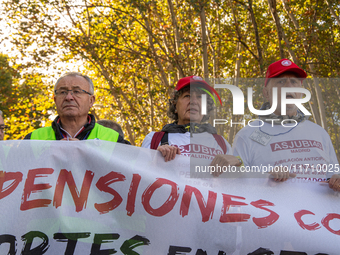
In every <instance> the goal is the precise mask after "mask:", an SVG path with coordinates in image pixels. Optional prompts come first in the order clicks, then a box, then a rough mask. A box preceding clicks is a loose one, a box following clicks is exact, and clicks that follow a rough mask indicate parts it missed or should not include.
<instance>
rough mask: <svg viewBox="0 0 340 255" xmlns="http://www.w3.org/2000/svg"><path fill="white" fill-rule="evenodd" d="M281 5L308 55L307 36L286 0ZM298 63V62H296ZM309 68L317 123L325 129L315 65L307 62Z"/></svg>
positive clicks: (324, 117) (323, 111) (325, 121)
mask: <svg viewBox="0 0 340 255" xmlns="http://www.w3.org/2000/svg"><path fill="white" fill-rule="evenodd" d="M269 1H270V0H269ZM282 3H283V6H284V8H285V10H286V12H287V13H288V15H289V17H290V19H291V21H292V22H293V24H294V26H295V28H296V30H297V31H298V32H299V35H300V37H301V39H302V42H303V46H304V47H303V48H304V51H305V54H306V56H308V54H307V53H308V51H307V49H308V43H307V37H306V35H305V34H304V33H303V32H302V31H301V30H300V26H299V23H298V22H297V20H296V19H295V16H294V14H293V12H292V11H291V9H290V6H289V5H288V0H282ZM297 64H298V63H297ZM308 66H309V70H310V72H311V75H312V77H313V78H314V80H313V81H314V84H315V91H316V99H317V103H318V106H319V113H320V122H321V123H318V124H321V126H322V127H323V128H324V129H325V130H326V131H327V129H328V127H327V120H326V111H325V105H324V102H323V98H322V92H321V88H320V85H319V79H318V78H317V76H316V71H315V67H314V64H313V63H309V64H308Z"/></svg>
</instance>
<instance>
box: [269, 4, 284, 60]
mask: <svg viewBox="0 0 340 255" xmlns="http://www.w3.org/2000/svg"><path fill="white" fill-rule="evenodd" d="M268 4H269V10H270V12H271V14H272V16H273V19H274V21H275V25H276V29H277V39H278V41H279V51H280V57H281V58H285V54H284V51H283V47H282V39H283V35H282V34H283V30H282V27H281V23H280V18H279V16H278V15H277V11H276V0H268Z"/></svg>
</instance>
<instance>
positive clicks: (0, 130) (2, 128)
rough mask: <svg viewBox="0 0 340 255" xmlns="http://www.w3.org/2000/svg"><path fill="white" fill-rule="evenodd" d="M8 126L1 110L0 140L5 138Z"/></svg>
mask: <svg viewBox="0 0 340 255" xmlns="http://www.w3.org/2000/svg"><path fill="white" fill-rule="evenodd" d="M6 128H7V126H6V125H5V122H4V119H3V117H2V111H0V140H4V136H5V129H6Z"/></svg>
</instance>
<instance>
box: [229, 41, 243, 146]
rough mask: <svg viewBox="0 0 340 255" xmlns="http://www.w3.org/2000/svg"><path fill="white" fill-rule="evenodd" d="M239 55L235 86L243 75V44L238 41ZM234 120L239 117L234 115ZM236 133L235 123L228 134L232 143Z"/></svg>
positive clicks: (236, 64) (236, 65)
mask: <svg viewBox="0 0 340 255" xmlns="http://www.w3.org/2000/svg"><path fill="white" fill-rule="evenodd" d="M236 48H237V50H236V51H237V57H236V63H235V80H234V82H235V86H237V87H238V82H239V78H240V77H241V62H242V53H241V52H242V45H241V43H240V42H238V43H237V47H236ZM232 121H233V123H234V122H237V121H238V117H237V116H234V115H233V117H232ZM235 134H236V125H235V124H233V126H232V127H231V128H230V132H229V136H228V142H229V143H230V144H232V143H233V141H234V136H235Z"/></svg>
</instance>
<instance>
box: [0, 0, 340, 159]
mask: <svg viewBox="0 0 340 255" xmlns="http://www.w3.org/2000/svg"><path fill="white" fill-rule="evenodd" d="M2 7H3V10H4V11H3V13H2V18H3V19H4V20H6V22H7V23H8V25H9V26H10V27H11V31H12V32H11V34H9V35H7V37H8V40H10V41H11V42H12V44H13V45H14V47H15V49H16V50H17V51H18V55H17V56H16V59H13V61H15V62H20V61H21V59H23V58H25V59H26V58H28V59H30V62H29V64H21V65H20V68H19V69H15V70H13V69H12V68H14V66H15V65H12V66H11V67H10V66H8V65H7V67H6V68H5V69H6V70H7V75H9V74H11V73H13V74H11V75H12V77H13V78H12V85H11V86H9V85H8V84H9V83H10V82H11V79H8V80H6V81H4V82H3V80H2V78H0V82H1V93H3V92H2V90H3V89H4V90H6V89H7V90H6V91H10V90H11V91H12V92H11V93H12V94H11V95H15V96H13V100H14V99H15V97H16V96H17V97H19V98H20V97H21V98H25V100H26V101H25V100H23V101H20V100H18V99H15V100H14V101H13V102H12V99H11V98H12V97H11V96H9V95H10V94H7V93H9V92H5V94H2V95H8V96H4V97H3V98H1V100H2V101H1V102H2V105H1V107H2V108H3V109H4V110H5V113H6V116H7V118H8V119H10V120H11V122H10V124H11V126H12V125H13V126H18V128H17V129H16V130H17V131H15V130H14V129H13V130H12V129H11V132H8V136H7V138H20V136H21V137H23V136H24V135H25V134H26V133H27V132H28V131H29V130H28V129H27V126H31V127H34V128H35V127H37V126H39V125H40V126H41V125H44V124H45V122H48V121H50V120H49V119H48V115H53V114H54V109H53V104H51V100H52V99H51V97H52V95H53V89H52V88H51V84H53V82H54V81H56V79H57V77H58V75H60V73H58V71H56V72H45V73H44V72H42V71H39V72H37V71H36V70H45V71H46V70H49V69H50V68H51V67H52V66H54V65H56V63H65V65H66V63H69V62H70V61H77V63H81V64H80V65H79V66H78V67H77V68H78V70H79V71H81V72H84V73H86V74H88V75H89V76H90V77H91V78H93V80H94V82H95V86H96V97H97V101H96V105H95V107H94V108H93V110H92V113H93V114H94V115H95V116H96V117H97V118H98V119H102V118H107V119H115V120H116V121H118V122H119V123H120V124H121V125H122V127H123V130H124V132H125V136H126V138H127V139H128V140H130V141H131V143H132V144H135V145H140V144H141V142H142V140H143V139H144V136H145V135H146V134H147V133H149V132H150V131H151V130H159V129H160V128H161V127H162V126H163V125H165V124H167V123H168V122H169V120H168V118H167V116H166V108H167V101H168V98H169V96H170V94H171V92H172V90H173V88H174V84H175V83H176V82H177V80H178V79H180V78H181V77H184V76H189V75H199V76H202V77H204V78H209V79H210V81H211V83H212V84H214V83H215V82H216V83H219V82H222V81H223V82H228V83H229V84H236V85H238V86H240V87H241V88H242V89H243V91H244V92H245V91H246V90H245V88H246V87H247V86H249V82H252V80H251V79H249V78H258V77H264V76H265V71H266V68H267V66H268V65H269V64H270V63H272V62H274V61H276V60H278V59H280V58H289V59H291V60H292V61H294V62H295V63H297V64H298V65H299V66H300V67H302V68H303V69H305V70H306V71H307V73H308V77H310V78H313V79H312V80H309V81H308V82H306V83H305V86H306V88H308V89H309V90H310V91H311V92H312V100H311V101H310V104H309V106H308V107H309V109H310V110H311V111H312V112H313V118H312V121H315V122H316V123H318V124H319V125H321V126H323V127H324V128H325V129H326V130H328V131H329V133H330V135H331V137H332V139H333V142H334V145H336V144H339V143H340V137H339V120H338V118H339V116H338V109H339V96H340V94H339V85H338V83H337V82H334V81H328V80H327V81H325V82H324V81H323V80H320V79H318V78H322V77H339V74H340V43H339V40H340V35H339V27H340V24H339V14H340V13H339V10H340V6H339V3H338V2H337V1H335V0H327V1H318V0H307V1H305V0H295V1H289V0H277V1H276V0H258V1H253V0H240V1H238V0H205V1H198V0H157V1H155V0H139V1H137V0H115V1H111V0H2ZM1 65H2V66H6V64H3V62H1ZM27 70H30V71H29V72H28V71H27ZM32 70H35V72H33V71H32ZM64 71H65V69H64ZM59 72H61V70H59ZM18 73H20V74H21V76H20V77H21V78H18V75H19V74H18ZM22 73H25V75H24V76H23V75H22ZM8 77H9V76H8ZM226 78H229V79H226ZM244 78H248V79H246V80H247V81H246V80H245V79H244ZM15 79H17V80H18V81H17V82H16V83H15V82H14V83H13V81H14V80H15ZM223 79H224V80H223ZM3 84H4V85H3ZM6 84H7V85H6ZM6 86H7V87H6ZM252 86H253V89H254V91H255V96H259V95H260V94H261V91H262V86H263V83H260V82H258V81H255V80H254V83H253V85H252ZM2 87H4V88H2ZM25 89H26V90H25ZM13 91H14V92H13ZM15 91H16V92H15ZM24 91H25V92H24ZM13 93H14V94H13ZM223 93H224V92H223ZM19 94H20V95H19ZM245 95H246V93H245ZM226 98H228V95H226ZM229 99H230V100H227V101H226V102H224V103H223V108H221V107H220V108H218V109H217V114H218V116H222V115H223V116H225V119H228V120H230V119H231V106H232V100H231V95H229ZM27 100H28V102H27ZM260 101H261V100H259V102H258V105H257V106H259V105H260V104H261V102H260ZM39 102H40V103H39ZM45 104H46V105H45ZM27 106H29V107H28V108H27ZM6 107H7V108H6ZM11 107H12V108H11ZM7 109H8V110H7ZM10 109H12V110H13V111H12V112H9V110H10ZM18 109H21V113H23V112H25V111H27V109H29V110H28V113H27V114H28V115H29V116H28V115H27V120H25V121H29V122H30V124H29V123H28V122H25V126H26V129H25V128H24V127H23V126H22V123H23V122H22V121H24V120H20V119H19V120H18V119H16V120H13V114H14V112H16V111H18ZM43 109H45V110H43ZM6 111H7V112H6ZM25 113H26V112H25ZM7 114H8V115H7ZM15 114H17V113H15ZM17 116H18V117H16V118H20V116H21V115H20V114H18V115H17ZM248 117H249V118H254V117H255V116H248ZM242 118H243V116H242ZM240 119H241V117H240V118H237V117H234V121H240ZM241 127H242V126H241V125H239V126H234V127H233V128H231V127H230V126H229V125H223V126H220V127H218V129H219V132H220V133H223V134H224V135H225V137H227V138H228V140H229V141H231V142H232V140H233V137H234V135H235V134H236V132H237V131H238V130H239V129H240V128H241ZM337 148H338V146H337V147H336V150H337ZM337 153H338V154H339V151H338V150H337Z"/></svg>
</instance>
